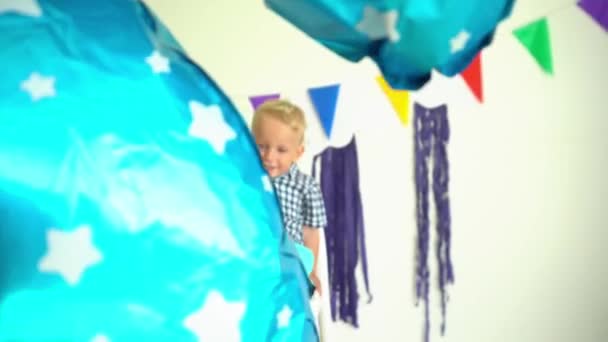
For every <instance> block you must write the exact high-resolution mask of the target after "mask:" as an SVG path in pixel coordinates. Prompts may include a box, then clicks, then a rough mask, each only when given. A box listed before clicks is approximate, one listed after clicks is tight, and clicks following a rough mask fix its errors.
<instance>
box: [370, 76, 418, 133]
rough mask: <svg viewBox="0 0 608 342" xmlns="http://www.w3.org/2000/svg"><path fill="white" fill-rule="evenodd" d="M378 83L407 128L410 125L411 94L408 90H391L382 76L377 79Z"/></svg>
mask: <svg viewBox="0 0 608 342" xmlns="http://www.w3.org/2000/svg"><path fill="white" fill-rule="evenodd" d="M376 82H378V84H379V85H380V88H381V89H382V91H383V92H384V94H385V95H386V97H387V98H388V100H389V101H390V102H391V105H392V106H393V109H394V110H395V112H396V113H397V116H398V117H399V121H401V124H402V125H404V126H406V125H407V124H408V123H409V106H410V104H409V101H410V95H409V92H408V91H407V90H399V89H393V88H391V86H390V85H389V84H388V83H387V82H386V80H385V79H384V77H382V75H380V76H377V77H376Z"/></svg>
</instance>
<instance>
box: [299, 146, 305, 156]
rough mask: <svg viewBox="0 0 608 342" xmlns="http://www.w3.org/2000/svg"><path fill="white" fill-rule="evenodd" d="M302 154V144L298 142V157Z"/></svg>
mask: <svg viewBox="0 0 608 342" xmlns="http://www.w3.org/2000/svg"><path fill="white" fill-rule="evenodd" d="M302 154H304V144H300V146H298V158H300V157H301V156H302Z"/></svg>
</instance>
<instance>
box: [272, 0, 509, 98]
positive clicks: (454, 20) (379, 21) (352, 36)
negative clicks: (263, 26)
mask: <svg viewBox="0 0 608 342" xmlns="http://www.w3.org/2000/svg"><path fill="white" fill-rule="evenodd" d="M265 3H266V4H267V5H268V6H269V7H270V8H271V9H272V10H273V11H275V12H276V13H278V14H279V15H280V16H282V17H283V18H285V19H286V20H287V21H289V22H290V23H292V24H293V25H295V26H296V27H298V28H299V29H300V30H302V31H303V32H305V33H306V34H307V35H309V36H310V37H312V38H313V39H315V40H316V41H318V42H319V43H321V44H323V45H324V46H326V47H327V48H329V49H330V50H332V51H334V52H335V53H337V54H338V55H340V56H342V57H344V58H346V59H348V60H350V61H353V62H356V61H359V60H361V59H362V58H364V57H366V56H368V57H370V58H372V59H373V60H374V61H375V62H376V64H377V65H378V67H379V68H380V70H381V72H382V74H383V76H384V77H385V79H386V81H387V82H388V83H389V84H390V85H391V86H392V87H393V88H395V89H408V90H416V89H419V88H420V87H422V86H423V85H424V84H426V83H427V82H428V81H429V80H430V77H431V71H432V70H433V69H436V70H438V71H439V72H441V73H442V74H444V75H447V76H453V75H456V74H458V73H460V72H461V71H463V70H464V69H465V68H466V67H467V66H468V65H469V64H470V63H471V61H472V60H473V58H474V57H475V56H476V55H477V53H479V51H480V50H481V49H483V48H484V47H486V46H488V45H489V44H490V43H491V41H492V37H493V35H494V32H495V29H496V26H497V25H498V24H499V23H500V21H502V20H503V19H505V18H506V17H508V16H509V14H510V13H511V9H512V7H513V4H514V0H491V1H488V0H381V1H378V0H376V1H371V0H349V1H342V0H265Z"/></svg>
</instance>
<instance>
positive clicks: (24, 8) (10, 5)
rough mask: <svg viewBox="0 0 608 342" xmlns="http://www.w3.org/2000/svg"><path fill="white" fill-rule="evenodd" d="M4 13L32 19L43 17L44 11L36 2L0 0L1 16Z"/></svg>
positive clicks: (31, 0)
mask: <svg viewBox="0 0 608 342" xmlns="http://www.w3.org/2000/svg"><path fill="white" fill-rule="evenodd" d="M2 12H17V13H20V14H23V15H28V16H30V17H40V16H42V10H41V9H40V5H38V2H37V1H36V0H0V15H2Z"/></svg>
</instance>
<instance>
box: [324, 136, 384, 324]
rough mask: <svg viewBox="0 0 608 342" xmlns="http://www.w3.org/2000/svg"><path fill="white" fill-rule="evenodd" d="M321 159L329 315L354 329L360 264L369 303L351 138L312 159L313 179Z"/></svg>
mask: <svg viewBox="0 0 608 342" xmlns="http://www.w3.org/2000/svg"><path fill="white" fill-rule="evenodd" d="M319 159H320V161H321V165H320V167H321V172H320V177H319V178H320V184H321V190H322V192H323V199H324V201H325V207H326V212H327V221H328V223H327V227H326V229H325V241H326V247H327V265H328V269H329V283H330V290H331V291H330V302H331V316H332V319H333V320H334V321H336V316H338V318H339V319H340V320H342V321H344V322H346V323H349V324H351V325H352V326H354V327H358V326H359V322H358V315H357V306H358V302H359V293H358V291H357V283H356V278H355V269H356V267H357V263H358V262H359V261H361V268H362V270H363V279H364V282H365V289H366V291H367V295H368V297H369V299H368V302H371V300H372V296H371V294H370V290H369V280H368V272H367V253H366V248H365V229H364V223H363V207H362V202H361V193H360V191H359V168H358V165H359V162H358V160H357V144H356V141H355V137H354V136H353V138H352V140H351V141H350V143H349V144H348V145H346V146H344V147H341V148H334V147H328V148H327V149H325V150H324V151H323V152H322V153H320V154H318V155H316V156H315V157H314V159H313V170H312V174H313V177H315V176H316V164H317V161H318V160H319Z"/></svg>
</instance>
